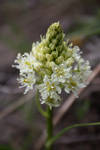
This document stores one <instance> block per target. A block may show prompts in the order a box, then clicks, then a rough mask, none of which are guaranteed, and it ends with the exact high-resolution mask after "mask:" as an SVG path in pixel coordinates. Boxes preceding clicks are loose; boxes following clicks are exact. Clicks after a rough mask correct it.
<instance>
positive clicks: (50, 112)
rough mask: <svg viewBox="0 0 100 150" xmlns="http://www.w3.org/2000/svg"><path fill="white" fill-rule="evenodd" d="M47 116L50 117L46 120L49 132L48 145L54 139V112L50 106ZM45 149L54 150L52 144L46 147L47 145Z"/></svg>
mask: <svg viewBox="0 0 100 150" xmlns="http://www.w3.org/2000/svg"><path fill="white" fill-rule="evenodd" d="M47 114H48V117H47V118H46V125H47V126H46V128H47V130H46V132H47V139H46V143H48V141H49V140H51V139H52V137H53V123H52V115H53V110H52V109H50V107H49V106H47ZM45 149H46V150H52V144H50V145H46V144H45Z"/></svg>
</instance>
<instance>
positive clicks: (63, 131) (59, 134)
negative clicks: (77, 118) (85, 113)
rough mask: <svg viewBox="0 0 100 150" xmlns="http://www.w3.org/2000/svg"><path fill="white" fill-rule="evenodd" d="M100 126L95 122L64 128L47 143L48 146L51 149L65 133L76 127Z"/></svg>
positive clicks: (99, 123)
mask: <svg viewBox="0 0 100 150" xmlns="http://www.w3.org/2000/svg"><path fill="white" fill-rule="evenodd" d="M97 125H100V122H94V123H83V124H74V125H71V126H68V127H66V128H64V129H63V130H62V131H60V132H59V133H58V134H57V135H56V136H54V137H52V138H51V139H50V140H49V141H48V142H47V143H46V146H47V147H50V146H51V145H52V144H53V143H54V142H55V141H56V140H57V139H59V138H60V137H61V136H62V135H63V134H64V133H65V132H67V131H69V130H70V129H72V128H76V127H86V126H97Z"/></svg>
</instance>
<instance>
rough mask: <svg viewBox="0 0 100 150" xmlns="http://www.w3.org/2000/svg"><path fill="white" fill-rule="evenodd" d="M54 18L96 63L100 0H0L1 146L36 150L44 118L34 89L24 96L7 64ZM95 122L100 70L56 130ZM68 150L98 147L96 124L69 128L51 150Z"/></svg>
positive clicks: (0, 149)
mask: <svg viewBox="0 0 100 150" xmlns="http://www.w3.org/2000/svg"><path fill="white" fill-rule="evenodd" d="M56 21H60V23H61V25H62V27H63V30H64V32H65V33H66V38H69V39H70V40H71V41H73V43H74V45H79V46H80V47H81V50H82V51H83V57H84V58H85V59H88V60H89V61H90V64H91V66H92V69H94V68H95V67H96V66H97V65H98V64H99V63H100V0H0V150H37V145H38V139H39V138H40V136H41V134H42V132H43V130H44V129H45V119H44V118H43V117H42V116H41V115H40V113H39V112H38V110H37V107H36V103H35V96H34V93H33V92H30V93H29V94H28V95H26V96H24V95H23V91H24V89H19V88H18V86H19V85H18V83H17V81H16V78H17V77H18V71H17V70H16V69H14V68H12V67H11V66H12V64H13V62H14V59H15V57H16V54H17V53H18V52H21V53H24V52H26V51H27V52H29V51H30V50H31V46H32V42H33V41H34V42H35V41H37V40H40V35H44V34H45V33H46V30H47V28H48V26H49V25H50V24H52V23H53V22H56ZM66 99H67V95H65V94H64V100H66ZM57 109H59V108H57ZM57 109H56V110H55V112H56V111H57ZM55 112H54V113H55ZM96 121H100V74H99V73H98V75H97V76H96V77H95V78H94V80H93V81H92V82H91V84H90V85H89V86H88V87H87V88H86V90H85V91H84V92H82V93H81V95H80V97H79V98H78V99H77V100H76V101H75V103H74V104H73V105H72V107H71V109H69V110H68V111H67V112H66V113H65V114H64V116H63V117H62V118H61V119H60V121H59V123H58V124H57V127H56V129H55V133H56V132H58V131H59V130H60V129H61V128H64V127H65V126H66V125H70V124H73V123H83V122H96ZM66 149H68V150H100V127H86V128H78V129H72V130H71V131H69V132H68V133H66V134H65V135H64V136H63V137H62V138H61V139H59V140H58V141H57V142H56V143H55V145H54V150H66Z"/></svg>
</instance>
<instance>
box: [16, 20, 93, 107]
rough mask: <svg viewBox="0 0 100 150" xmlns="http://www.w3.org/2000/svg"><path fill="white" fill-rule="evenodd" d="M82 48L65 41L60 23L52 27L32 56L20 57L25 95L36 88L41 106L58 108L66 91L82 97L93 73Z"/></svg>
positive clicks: (20, 78) (19, 67)
mask: <svg viewBox="0 0 100 150" xmlns="http://www.w3.org/2000/svg"><path fill="white" fill-rule="evenodd" d="M81 53H82V52H81V51H80V49H79V47H78V46H73V45H72V43H71V44H70V43H69V42H67V43H66V42H65V41H64V33H63V30H62V28H61V26H60V24H59V22H57V23H54V24H52V25H51V26H50V27H49V28H48V30H47V33H46V36H43V37H42V38H41V41H40V42H36V43H33V45H32V50H31V52H30V53H25V54H24V55H21V54H18V55H17V59H16V60H15V65H13V66H14V67H16V68H17V69H19V75H20V77H19V79H18V81H19V82H20V83H21V87H25V88H26V89H25V93H27V92H28V91H29V90H32V89H33V86H34V85H35V86H36V87H37V88H38V90H39V92H40V95H41V103H42V104H43V103H45V104H47V105H49V106H50V107H52V106H58V105H59V104H60V102H61V98H60V94H61V92H62V89H64V90H65V92H66V93H67V94H68V93H70V92H73V93H74V95H75V96H78V90H79V89H80V88H83V87H85V86H86V85H87V83H86V80H87V78H88V76H89V75H90V73H91V68H90V65H89V62H88V61H85V60H84V59H83V58H82V56H81Z"/></svg>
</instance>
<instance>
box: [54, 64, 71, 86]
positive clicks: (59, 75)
mask: <svg viewBox="0 0 100 150" xmlns="http://www.w3.org/2000/svg"><path fill="white" fill-rule="evenodd" d="M71 68H72V67H67V65H66V62H63V63H62V64H60V65H54V66H53V74H52V79H53V81H56V82H61V83H65V82H66V80H68V79H69V78H70V77H71V76H72V75H71V72H70V71H71Z"/></svg>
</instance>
